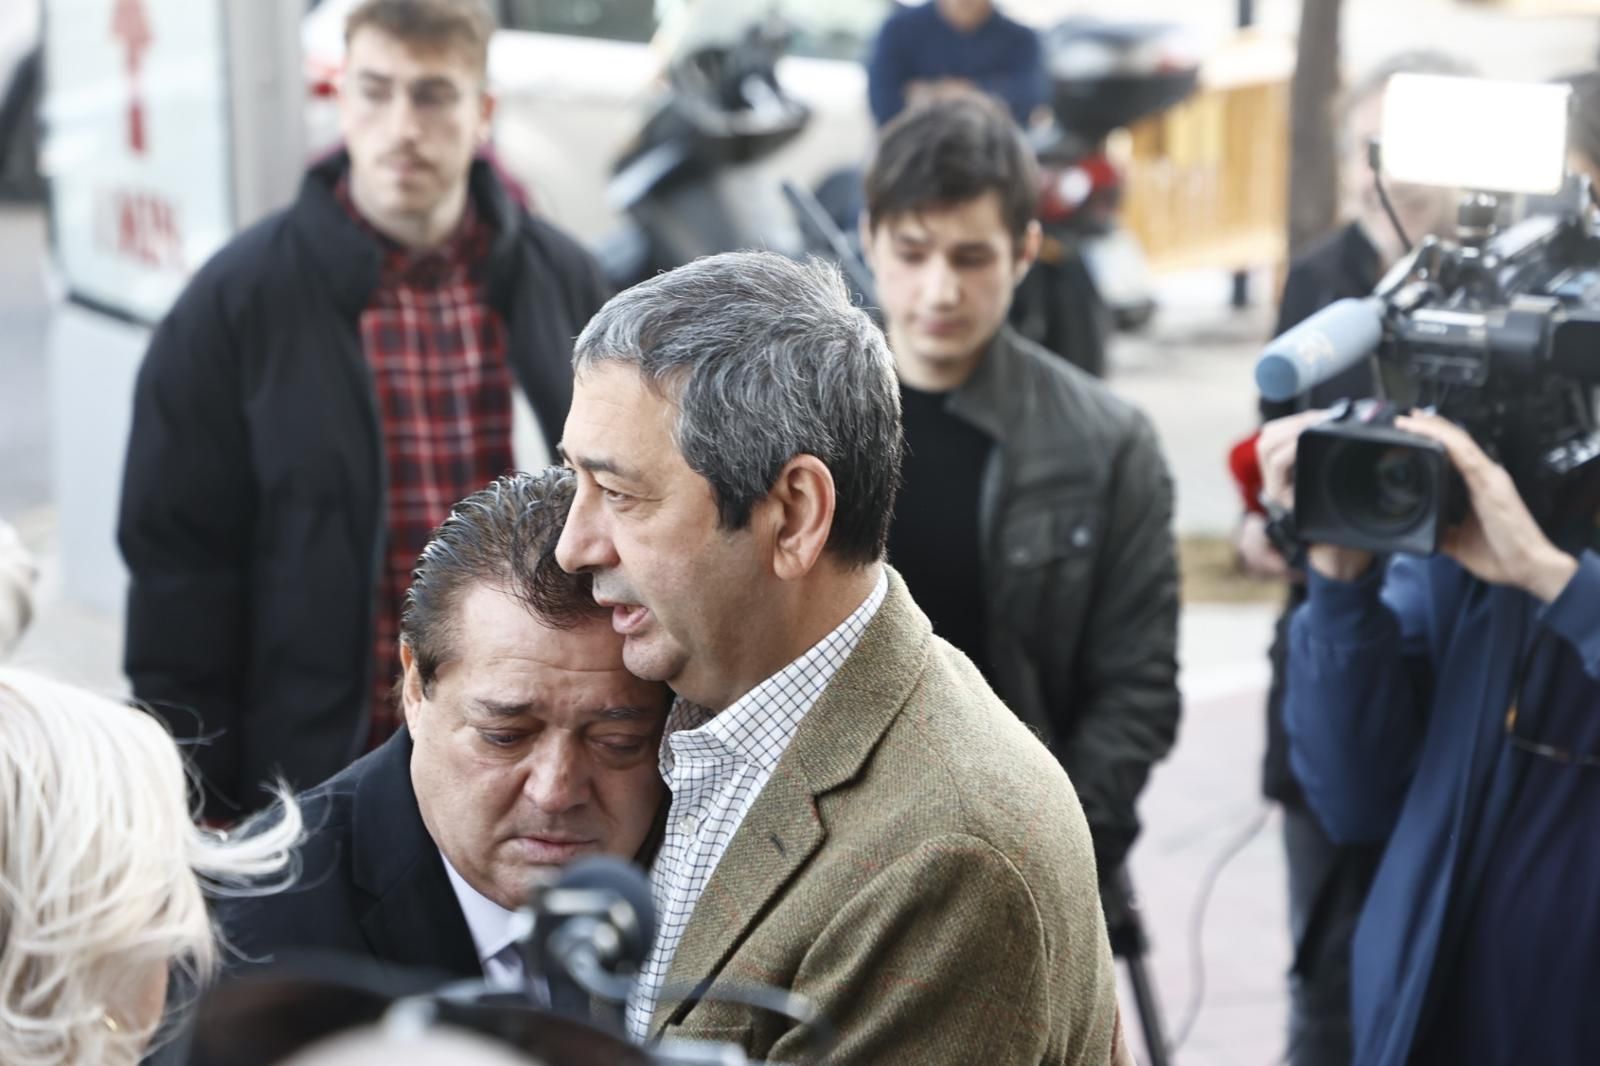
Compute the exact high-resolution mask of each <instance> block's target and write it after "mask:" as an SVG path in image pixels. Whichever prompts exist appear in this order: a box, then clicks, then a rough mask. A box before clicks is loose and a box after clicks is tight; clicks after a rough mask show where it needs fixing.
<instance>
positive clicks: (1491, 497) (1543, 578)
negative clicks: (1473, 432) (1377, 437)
mask: <svg viewBox="0 0 1600 1066" xmlns="http://www.w3.org/2000/svg"><path fill="white" fill-rule="evenodd" d="M1394 424H1395V427H1396V428H1397V429H1403V430H1405V431H1406V432H1408V433H1415V434H1416V435H1417V436H1419V437H1427V438H1428V439H1429V440H1432V441H1437V442H1438V443H1439V444H1442V445H1443V446H1444V450H1445V453H1446V454H1447V455H1449V456H1450V461H1451V462H1452V463H1454V464H1455V468H1456V469H1457V470H1459V471H1460V472H1461V480H1462V481H1464V482H1466V486H1467V495H1468V497H1469V500H1470V510H1469V512H1468V514H1467V517H1466V519H1465V520H1464V521H1463V522H1462V523H1461V524H1460V525H1458V526H1456V527H1454V528H1452V529H1449V530H1447V531H1446V532H1445V535H1444V542H1443V545H1442V547H1443V550H1444V552H1445V554H1446V555H1449V556H1450V557H1451V558H1452V559H1454V560H1455V561H1456V562H1458V563H1460V564H1461V565H1462V567H1464V568H1465V569H1466V570H1467V571H1469V572H1470V573H1472V574H1473V575H1474V576H1476V577H1478V578H1480V579H1481V580H1483V581H1487V582H1488V583H1489V584H1491V585H1511V586H1513V587H1515V588H1520V589H1522V590H1524V591H1526V592H1528V593H1531V594H1532V595H1534V596H1536V597H1538V598H1539V599H1541V600H1543V601H1545V602H1546V603H1549V602H1550V601H1551V600H1554V599H1555V598H1556V597H1557V596H1558V595H1560V594H1561V590H1562V589H1563V588H1565V587H1566V584H1567V582H1568V581H1569V580H1570V579H1571V578H1572V575H1573V573H1574V572H1575V571H1576V570H1577V569H1578V561H1577V560H1576V559H1574V558H1573V557H1572V556H1570V555H1568V554H1566V553H1565V552H1563V551H1561V550H1560V549H1559V548H1557V547H1556V546H1555V545H1554V544H1551V543H1550V539H1549V538H1548V537H1546V536H1545V535H1544V531H1543V530H1541V529H1540V528H1539V523H1537V522H1535V521H1534V520H1533V515H1531V514H1529V513H1528V507H1527V505H1526V504H1525V503H1523V502H1522V497H1521V496H1520V495H1518V493H1517V488H1516V485H1514V484H1513V483H1512V481H1511V475H1510V474H1508V473H1506V470H1505V467H1503V466H1501V465H1500V464H1499V463H1496V462H1495V461H1494V460H1493V459H1490V458H1489V457H1488V456H1487V455H1485V454H1484V453H1483V449H1482V448H1479V447H1478V445H1477V442H1476V441H1474V440H1473V439H1472V437H1471V436H1470V435H1469V434H1468V433H1467V432H1466V431H1465V430H1463V429H1461V428H1460V427H1459V426H1457V425H1455V423H1453V422H1450V421H1448V420H1447V419H1443V418H1440V417H1439V416H1438V415H1430V414H1423V413H1421V412H1418V411H1414V412H1412V413H1411V414H1410V415H1409V416H1402V417H1400V418H1397V419H1395V423H1394Z"/></svg>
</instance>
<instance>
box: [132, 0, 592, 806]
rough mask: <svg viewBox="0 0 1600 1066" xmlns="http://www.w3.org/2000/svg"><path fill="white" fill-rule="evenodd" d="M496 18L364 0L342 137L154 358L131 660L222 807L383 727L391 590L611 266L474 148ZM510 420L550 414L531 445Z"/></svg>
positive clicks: (358, 747) (560, 399)
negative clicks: (547, 218) (541, 213)
mask: <svg viewBox="0 0 1600 1066" xmlns="http://www.w3.org/2000/svg"><path fill="white" fill-rule="evenodd" d="M492 30H493V23H492V21H491V20H490V18H489V16H488V15H487V14H486V13H485V12H484V10H483V9H482V8H481V6H480V5H479V4H478V3H477V2H476V0H368V2H366V3H363V4H362V5H360V6H359V7H358V8H356V10H355V11H354V12H353V13H352V14H351V16H350V20H349V22H348V24H347V31H346V33H347V54H346V69H345V73H344V77H343V82H342V85H341V89H340V103H339V108H340V120H341V125H342V128H343V132H344V139H345V151H343V152H341V153H339V154H338V155H336V156H334V157H332V158H330V159H328V160H326V161H324V162H322V163H320V164H318V165H316V166H314V167H313V168H312V169H311V171H310V172H309V173H308V174H307V176H306V179H305V182H304V184H303V185H302V187H301V190H300V194H299V197H298V199H297V200H296V201H295V203H294V204H293V205H292V206H291V207H290V208H289V209H288V210H286V211H284V212H282V213H280V214H278V215H275V216H273V217H271V218H269V219H267V220H266V221H264V222H262V223H261V224H260V225H257V226H256V227H254V228H252V229H251V230H249V231H247V232H246V233H244V234H242V235H241V236H239V237H238V238H237V239H236V240H234V241H233V242H232V243H231V244H230V245H229V246H228V247H226V248H225V249H223V251H222V252H220V253H219V254H218V255H217V256H216V257H215V258H214V259H212V261H211V262H209V263H208V264H207V265H206V266H205V267H204V268H202V269H201V271H200V272H199V274H198V275H197V276H196V277H195V279H194V280H193V282H192V283H191V284H190V285H189V287H188V288H187V290H186V291H185V292H184V293H183V295H182V296H181V297H180V298H179V300H178V302H177V304H176V305H175V306H174V308H173V310H172V311H171V313H170V314H169V315H168V316H167V319H166V320H165V321H164V322H163V323H162V324H161V326H160V328H159V329H158V330H157V331H156V334H155V337H154V338H153V340H152V341H151V344H150V349H149V352H148V353H147V355H146V358H145V362H144V366H143V367H142V369H141V371H140V375H139V381H138V386H137V392H136V397H135V401H134V415H133V429H132V435H131V438H130V441H129V446H128V458H127V469H126V473H125V478H124V482H123V497H122V510H121V518H120V522H119V528H118V540H119V543H120V544H121V547H122V552H123V557H124V558H125V560H126V561H127V564H128V569H129V571H130V572H131V577H132V584H131V587H130V590H129V598H128V630H127V648H126V660H125V665H126V668H127V672H128V675H129V677H130V679H131V680H132V683H133V689H134V693H135V695H136V696H138V697H139V698H140V699H142V700H144V701H146V702H147V703H148V704H149V705H150V706H151V707H153V708H154V709H155V710H156V712H157V713H159V714H160V715H161V716H162V717H163V718H165V719H166V720H167V722H168V724H169V725H170V726H171V728H172V730H173V732H174V734H175V735H177V736H178V737H179V738H180V739H189V738H194V739H197V740H198V741H200V742H199V743H197V744H196V745H195V747H194V748H193V755H194V758H195V761H196V763H197V764H198V766H199V768H200V770H201V773H202V775H203V779H204V783H205V787H206V813H207V815H208V816H209V817H210V818H212V819H215V820H221V821H228V820H232V819H235V818H237V817H239V816H240V815H242V814H244V813H246V812H248V811H249V810H251V809H252V808H254V807H256V806H259V805H260V803H262V802H264V800H265V795H264V793H262V792H260V791H258V786H259V785H260V783H262V782H263V781H266V780H268V779H270V778H272V777H274V776H276V775H282V776H284V777H285V778H286V779H287V780H288V782H289V783H290V784H291V785H293V786H296V787H303V786H308V785H312V784H315V783H316V782H318V781H321V780H323V779H324V778H326V777H328V776H330V775H331V774H333V773H334V772H336V771H337V770H339V769H340V768H341V767H343V766H345V765H346V764H347V763H349V762H350V760H351V759H353V758H354V757H355V756H357V755H358V754H360V753H361V752H362V751H363V750H366V749H368V748H371V747H375V746H376V745H377V744H379V743H381V742H382V741H383V740H384V739H385V738H386V737H387V736H388V735H389V734H390V733H392V732H393V730H394V729H395V728H396V726H397V721H396V718H395V714H394V709H393V704H392V701H391V700H390V698H389V696H388V692H389V689H390V688H391V687H392V686H393V684H394V682H395V680H396V678H397V677H398V675H399V663H398V660H397V657H396V656H397V652H396V650H395V649H396V648H397V646H398V645H397V642H396V640H395V636H396V627H397V625H398V619H399V612H400V604H401V601H402V598H403V597H404V595H405V591H406V586H407V583H408V581H409V577H410V570H411V567H412V565H413V564H414V563H415V560H416V557H417V553H418V551H419V550H420V549H421V547H422V545H423V543H424V542H425V541H426V539H427V535H428V532H429V531H430V530H431V529H432V528H433V527H434V526H435V525H437V524H438V523H439V522H440V521H441V520H442V519H443V518H444V516H445V514H446V513H448V510H449V508H450V506H451V504H453V503H454V502H455V501H456V500H458V499H461V498H462V497H464V496H466V495H467V494H468V493H470V492H472V491H474V490H475V489H478V488H480V487H482V486H483V485H484V484H486V483H487V482H488V481H489V480H490V479H492V478H494V477H496V476H498V475H500V474H502V473H504V472H506V471H507V470H509V469H511V468H513V467H514V466H518V465H520V466H523V467H537V466H542V465H544V462H545V461H546V460H545V458H544V456H545V455H548V453H549V452H550V451H551V450H553V447H554V444H555V435H556V434H558V433H559V432H560V428H561V425H562V423H563V421H564V419H565V417H566V411H567V407H568V404H569V403H570V400H571V395H572V380H571V369H570V357H571V351H572V344H571V341H572V338H573V337H574V336H575V335H576V334H577V332H578V331H579V329H580V328H581V327H582V326H583V324H584V322H585V321H587V319H588V318H589V316H590V315H591V314H592V313H593V312H594V310H595V309H597V308H598V307H599V305H600V304H601V303H602V302H603V300H604V297H605V291H604V285H603V283H602V281H601V279H600V276H599V273H598V270H597V268H596V267H595V265H594V263H593V261H592V260H591V259H590V258H589V257H588V256H587V255H586V254H585V253H584V252H583V251H582V250H581V249H580V248H579V246H578V245H577V244H576V243H574V242H573V241H572V240H570V239H569V238H568V237H566V236H565V235H564V234H562V233H561V232H560V231H559V230H557V229H555V228H554V227H553V226H551V225H549V224H547V223H545V222H543V221H540V220H537V219H534V218H531V217H529V215H528V214H527V212H526V211H524V210H523V209H522V208H521V207H519V206H518V205H517V204H515V203H513V202H512V200H511V198H510V197H509V196H508V194H507V192H506V191H505V188H504V187H503V186H502V184H501V183H500V182H499V181H498V180H497V178H496V177H495V175H494V173H493V172H492V170H491V169H490V167H489V166H488V165H487V164H485V163H484V162H482V161H481V160H476V159H475V158H474V157H475V152H476V150H477V149H478V147H479V146H480V145H481V144H482V143H483V142H484V141H485V140H486V139H487V137H488V135H489V119H490V115H491V113H492V110H493V100H492V98H491V97H489V95H488V94H487V92H486V90H485V87H484V85H485V68H486V61H487V60H486V57H487V48H488V40H489V36H490V34H491V32H492ZM525 403H526V406H524V404H525ZM530 413H531V417H527V416H528V415H529V414H530ZM519 414H520V416H521V417H520V420H519ZM514 423H519V424H522V425H536V426H537V430H535V431H533V432H529V433H526V434H524V435H522V437H520V438H519V439H518V442H517V443H518V445H519V450H520V446H521V445H522V444H523V443H524V440H526V441H527V442H530V443H531V444H532V445H533V448H532V452H533V454H532V455H530V456H528V457H526V458H524V457H522V456H514V455H513V436H514V433H513V424H514Z"/></svg>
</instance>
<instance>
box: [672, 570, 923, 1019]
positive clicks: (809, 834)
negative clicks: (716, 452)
mask: <svg viewBox="0 0 1600 1066" xmlns="http://www.w3.org/2000/svg"><path fill="white" fill-rule="evenodd" d="M886 569H888V574H889V592H888V595H887V596H885V597H884V601H883V604H882V606H880V607H879V608H878V612H877V614H876V615H874V616H873V619H872V621H871V622H870V623H869V624H868V625H867V630H866V632H865V633H863V634H862V637H861V642H860V643H859V644H858V645H856V650H855V651H854V652H853V653H852V654H851V655H850V657H849V658H848V659H846V660H845V662H844V664H843V665H842V666H840V667H839V672H838V673H836V674H835V675H834V677H833V681H832V683H830V684H829V685H828V688H827V690H826V691H825V692H823V694H822V696H821V697H820V698H819V699H818V700H817V702H816V704H815V706H813V707H812V708H811V710H810V712H809V713H807V715H806V716H805V718H804V719H803V720H802V721H801V723H800V727H799V729H798V730H796V732H795V736H794V740H793V741H791V742H790V744H789V749H788V750H787V751H786V752H785V753H784V756H783V759H782V761H780V762H779V763H778V768H777V770H776V771H774V772H773V775H772V777H771V779H770V780H768V782H767V785H766V787H765V788H764V789H762V790H761V794H760V796H758V797H757V798H756V801H755V804H754V806H752V807H751V808H750V813H749V814H748V815H747V816H746V817H745V820H744V822H743V824H741V825H740V826H739V829H738V831H737V832H736V833H735V834H734V837H733V840H732V841H731V842H730V843H729V844H728V850H727V851H726V852H725V853H724V854H723V857H722V859H721V861H720V862H718V863H717V869H716V872H715V873H713V874H712V875H711V880H710V881H709V882H708V883H707V884H706V888H705V891H704V892H703V893H702V894H701V896H700V899H699V901H698V902H697V903H696V904H695V909H694V914H693V916H692V917H691V919H690V921H689V927H688V928H687V929H686V930H685V931H684V934H683V940H682V942H681V943H680V944H679V945H678V951H677V954H676V955H674V956H673V960H672V966H671V968H670V970H669V971H668V975H667V985H668V986H676V988H677V989H681V988H682V987H683V986H684V985H685V984H686V983H688V982H691V981H699V980H701V979H702V978H709V977H713V976H715V975H716V974H717V972H718V971H719V970H721V968H722V967H723V966H724V965H725V964H726V963H727V960H728V959H729V958H730V957H731V956H732V955H733V953H734V951H735V950H736V949H737V948H738V946H739V944H740V943H741V942H742V941H743V940H744V939H745V937H746V936H747V935H748V934H749V933H750V931H751V929H752V928H754V926H755V925H756V923H757V922H758V921H759V920H760V917H761V916H762V915H763V914H764V913H765V912H766V910H767V906H768V904H769V903H770V902H771V901H772V900H773V899H774V898H776V897H777V896H778V895H779V894H780V893H781V892H783V891H784V889H785V888H786V886H787V885H788V884H789V883H790V881H792V880H793V879H794V877H795V875H796V873H797V872H798V871H799V870H800V868H801V867H802V866H804V865H805V863H806V861H807V860H808V859H810V857H811V856H812V854H814V853H815V852H816V851H817V849H818V848H820V847H821V846H822V843H823V841H824V840H825V839H826V837H827V826H825V825H824V824H823V821H822V818H821V815H820V814H819V813H818V810H817V803H816V800H817V797H819V796H822V795H824V794H826V793H828V792H832V791H833V790H835V789H837V788H840V787H841V786H843V785H846V784H848V783H849V782H851V781H853V780H855V779H856V778H857V777H858V776H859V775H860V774H861V771H862V769H863V768H864V767H865V766H866V764H867V761H868V759H870V758H871V756H872V752H873V751H874V749H876V747H877V745H878V742H879V741H880V740H881V739H882V737H883V735H884V733H885V732H887V731H888V729H889V726H890V725H891V724H893V722H894V720H895V718H896V717H898V716H899V714H900V709H901V707H903V706H904V705H905V702H906V700H907V698H908V696H909V695H910V693H911V689H912V686H914V685H915V684H916V682H917V678H918V677H919V676H920V675H921V673H922V669H923V665H924V663H925V661H926V660H927V656H928V646H929V640H930V638H931V636H932V634H933V629H932V626H931V625H930V624H929V622H928V619H927V616H926V615H924V614H923V613H922V611H921V610H919V609H918V608H917V605H916V604H915V603H913V602H912V599H911V595H910V593H908V592H907V591H906V586H905V582H904V581H902V580H901V578H900V575H899V574H897V573H895V572H894V570H893V569H892V568H888V567H887V566H886ZM675 991H676V989H675ZM681 996H682V992H681V991H679V992H677V994H676V995H674V996H673V997H672V998H667V997H663V998H662V1000H661V1001H660V1002H659V1003H658V1004H657V1005H656V1012H655V1015H654V1017H652V1019H651V1023H650V1029H651V1034H652V1035H653V1036H654V1035H659V1033H660V1031H661V1029H662V1028H664V1027H665V1026H667V1025H669V1024H672V1023H674V1022H676V1021H678V1020H680V1019H681V1018H682V1017H683V1016H684V1015H686V1014H687V1013H688V1012H689V1010H690V1009H691V1008H692V1007H693V1006H694V1003H695V1000H696V998H697V997H689V998H680V997H681Z"/></svg>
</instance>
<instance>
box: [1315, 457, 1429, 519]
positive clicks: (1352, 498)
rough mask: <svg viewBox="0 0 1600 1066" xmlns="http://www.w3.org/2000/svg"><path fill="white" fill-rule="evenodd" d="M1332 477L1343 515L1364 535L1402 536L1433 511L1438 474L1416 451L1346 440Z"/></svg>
mask: <svg viewBox="0 0 1600 1066" xmlns="http://www.w3.org/2000/svg"><path fill="white" fill-rule="evenodd" d="M1329 475H1330V481H1331V484H1330V486H1329V488H1330V489H1331V490H1332V491H1331V496H1332V499H1333V500H1334V501H1335V506H1336V507H1337V510H1338V511H1339V513H1340V516H1341V517H1342V518H1343V519H1344V521H1345V522H1346V523H1348V524H1349V525H1350V526H1351V527H1352V528H1353V529H1356V530H1359V531H1361V532H1363V533H1366V534H1370V535H1374V536H1388V535H1393V534H1396V533H1400V532H1403V531H1405V530H1408V529H1411V528H1412V527H1413V526H1415V525H1417V524H1418V523H1419V522H1421V521H1423V520H1424V519H1426V518H1427V517H1428V515H1429V514H1430V513H1431V503H1432V500H1433V476H1432V473H1431V471H1430V469H1429V465H1428V456H1427V455H1426V454H1425V453H1423V452H1421V451H1419V450H1417V449H1415V448H1407V447H1403V446H1396V445H1386V444H1373V443H1369V442H1362V443H1356V442H1347V443H1346V444H1345V446H1344V447H1342V448H1340V449H1339V450H1338V453H1337V454H1336V455H1335V456H1334V457H1333V459H1332V463H1331V464H1330V469H1329Z"/></svg>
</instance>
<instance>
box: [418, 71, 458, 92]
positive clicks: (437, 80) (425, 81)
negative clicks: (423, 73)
mask: <svg viewBox="0 0 1600 1066" xmlns="http://www.w3.org/2000/svg"><path fill="white" fill-rule="evenodd" d="M410 87H411V88H412V89H428V90H430V91H431V90H434V89H449V90H450V91H451V92H455V91H456V83H455V82H453V81H451V80H450V79H449V78H446V77H444V76H443V75H440V74H432V75H429V76H428V77H425V78H418V79H417V80H416V81H414V82H411V83H410Z"/></svg>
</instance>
